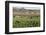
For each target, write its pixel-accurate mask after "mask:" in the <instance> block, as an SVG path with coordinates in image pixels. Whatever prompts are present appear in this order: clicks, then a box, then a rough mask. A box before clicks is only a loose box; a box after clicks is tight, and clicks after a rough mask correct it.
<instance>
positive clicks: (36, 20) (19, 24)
mask: <svg viewBox="0 0 46 35" xmlns="http://www.w3.org/2000/svg"><path fill="white" fill-rule="evenodd" d="M24 27H40V16H14V17H13V28H24Z"/></svg>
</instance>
